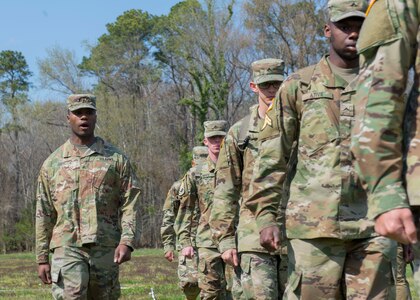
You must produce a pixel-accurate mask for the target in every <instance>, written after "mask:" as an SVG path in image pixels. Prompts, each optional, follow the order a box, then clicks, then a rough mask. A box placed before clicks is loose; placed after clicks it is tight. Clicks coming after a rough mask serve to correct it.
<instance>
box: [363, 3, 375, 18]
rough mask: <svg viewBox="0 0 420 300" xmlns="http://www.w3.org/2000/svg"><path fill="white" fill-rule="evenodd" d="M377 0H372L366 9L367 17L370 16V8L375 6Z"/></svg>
mask: <svg viewBox="0 0 420 300" xmlns="http://www.w3.org/2000/svg"><path fill="white" fill-rule="evenodd" d="M375 2H376V0H371V1H370V3H369V6H368V8H367V9H366V13H365V15H366V17H367V16H368V14H369V13H370V10H371V8H372V6H373V4H374V3H375Z"/></svg>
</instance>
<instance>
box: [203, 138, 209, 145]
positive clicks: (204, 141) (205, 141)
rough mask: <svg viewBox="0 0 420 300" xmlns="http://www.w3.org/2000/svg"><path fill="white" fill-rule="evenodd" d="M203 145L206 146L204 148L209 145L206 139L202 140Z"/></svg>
mask: <svg viewBox="0 0 420 300" xmlns="http://www.w3.org/2000/svg"><path fill="white" fill-rule="evenodd" d="M203 144H204V145H206V146H208V145H209V142H208V141H207V138H204V140H203Z"/></svg>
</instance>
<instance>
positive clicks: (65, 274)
mask: <svg viewBox="0 0 420 300" xmlns="http://www.w3.org/2000/svg"><path fill="white" fill-rule="evenodd" d="M85 107H87V108H92V107H93V109H95V98H94V96H91V95H84V94H82V95H72V96H70V97H69V98H68V108H69V110H71V111H75V110H77V109H79V108H85ZM139 195H140V190H139V184H138V182H137V179H136V176H135V174H134V171H133V169H132V168H131V166H130V163H129V161H128V159H127V157H126V156H125V155H124V154H122V153H121V152H120V151H119V150H118V149H117V148H115V147H114V146H112V145H110V144H108V143H105V142H104V141H103V140H102V139H101V138H99V137H96V139H95V142H94V143H93V144H92V145H90V146H88V147H87V146H86V147H85V149H83V148H81V147H78V146H76V145H73V144H72V143H71V142H70V140H68V141H67V142H66V143H64V144H63V145H62V146H61V147H59V148H58V149H57V150H56V151H55V152H53V153H52V154H51V155H50V156H49V157H48V158H47V159H46V160H45V162H44V163H43V165H42V167H41V171H40V174H39V178H38V187H37V196H36V217H35V218H36V219H35V221H36V256H37V262H38V263H48V261H49V259H48V256H49V252H50V251H52V252H53V256H52V264H51V277H52V281H53V286H52V290H53V295H54V297H55V298H57V299H62V298H63V297H64V298H65V299H86V298H92V299H93V298H100V299H116V298H118V297H119V295H120V287H119V281H118V265H117V264H116V263H114V261H113V258H114V251H115V248H116V247H117V246H118V245H119V244H124V245H127V246H128V247H130V248H131V249H133V248H134V244H135V240H136V239H137V238H138V232H137V229H138V220H137V212H138V209H139Z"/></svg>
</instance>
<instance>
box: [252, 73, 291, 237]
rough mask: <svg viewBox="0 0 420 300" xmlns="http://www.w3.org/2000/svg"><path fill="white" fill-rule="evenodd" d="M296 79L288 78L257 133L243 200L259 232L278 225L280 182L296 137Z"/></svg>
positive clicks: (280, 195) (281, 190) (283, 177)
mask: <svg viewBox="0 0 420 300" xmlns="http://www.w3.org/2000/svg"><path fill="white" fill-rule="evenodd" d="M297 90H298V89H297V85H296V81H295V80H294V78H293V77H290V78H288V79H287V80H286V81H285V82H284V83H283V85H282V86H281V88H280V90H279V92H278V94H277V96H276V98H275V99H274V101H273V104H272V106H271V107H270V108H269V110H268V111H267V113H266V116H265V120H264V124H263V126H262V128H261V131H260V133H259V135H258V139H259V152H258V157H257V159H256V161H255V165H254V173H253V178H252V181H251V185H250V198H249V200H248V201H247V202H246V203H245V205H246V206H247V207H248V209H249V210H250V211H251V212H252V213H253V214H254V215H255V217H256V221H257V226H258V229H259V231H261V230H263V229H264V228H266V227H270V226H274V225H278V222H277V221H278V220H279V218H278V213H279V205H280V199H281V198H282V194H283V188H282V185H283V181H284V179H285V174H286V171H287V163H288V160H289V157H290V155H291V153H290V152H291V149H292V145H293V143H294V142H295V141H296V139H297V136H298V134H297V133H298V130H297V128H298V116H297V114H296V99H297V98H296V93H297Z"/></svg>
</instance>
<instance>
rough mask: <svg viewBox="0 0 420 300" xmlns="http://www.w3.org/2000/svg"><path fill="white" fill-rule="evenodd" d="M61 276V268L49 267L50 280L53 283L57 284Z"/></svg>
mask: <svg viewBox="0 0 420 300" xmlns="http://www.w3.org/2000/svg"><path fill="white" fill-rule="evenodd" d="M60 278H61V268H58V267H57V268H54V267H52V268H51V280H52V282H53V283H55V284H57V283H58V282H59V281H60Z"/></svg>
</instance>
